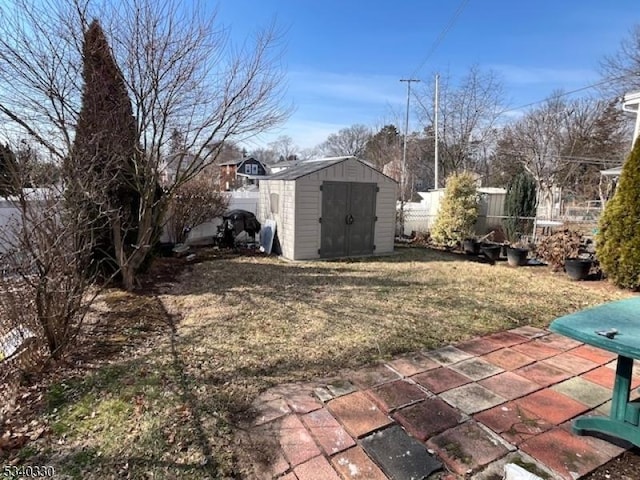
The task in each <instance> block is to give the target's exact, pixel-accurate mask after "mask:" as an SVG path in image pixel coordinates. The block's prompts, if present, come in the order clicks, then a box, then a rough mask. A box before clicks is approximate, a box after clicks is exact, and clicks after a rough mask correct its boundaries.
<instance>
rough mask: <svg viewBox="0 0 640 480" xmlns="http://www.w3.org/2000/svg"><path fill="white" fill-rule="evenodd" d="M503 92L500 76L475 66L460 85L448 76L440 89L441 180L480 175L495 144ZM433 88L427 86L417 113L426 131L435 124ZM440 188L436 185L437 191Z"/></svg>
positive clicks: (442, 81) (421, 96) (420, 98)
mask: <svg viewBox="0 0 640 480" xmlns="http://www.w3.org/2000/svg"><path fill="white" fill-rule="evenodd" d="M503 92H504V90H503V86H502V82H501V80H500V78H499V77H498V75H497V74H496V73H495V72H493V71H491V70H489V71H486V72H485V71H482V70H480V68H479V67H477V66H473V67H471V68H470V69H469V71H468V72H467V74H466V75H465V76H464V77H463V78H462V79H461V81H460V82H459V83H458V84H453V83H452V80H451V78H450V77H448V76H444V77H442V78H441V81H440V88H439V97H440V101H439V109H438V110H439V116H438V134H439V165H440V172H439V173H440V176H439V178H441V179H443V180H442V181H444V179H445V178H447V177H448V176H449V175H450V174H452V173H460V172H462V171H465V170H471V171H478V170H481V169H482V167H483V163H484V162H486V160H487V152H488V151H489V150H490V148H489V146H490V145H492V144H493V143H494V142H495V138H496V123H497V120H498V118H499V116H500V112H501V111H502V110H503V102H504V98H503V97H504V93H503ZM433 98H434V85H433V84H426V87H425V89H424V90H423V92H422V95H420V96H419V97H418V99H419V102H418V107H417V108H418V113H419V116H420V118H421V121H422V123H423V125H424V127H425V129H431V130H433V126H434V123H435V117H434V110H433V107H432V105H433ZM438 186H440V185H437V186H436V187H438Z"/></svg>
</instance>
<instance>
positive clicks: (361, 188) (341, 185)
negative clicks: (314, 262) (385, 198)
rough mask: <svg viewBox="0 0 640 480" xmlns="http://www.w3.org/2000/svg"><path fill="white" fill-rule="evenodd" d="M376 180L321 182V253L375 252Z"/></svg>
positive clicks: (363, 253) (340, 255)
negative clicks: (364, 181) (373, 181)
mask: <svg viewBox="0 0 640 480" xmlns="http://www.w3.org/2000/svg"><path fill="white" fill-rule="evenodd" d="M376 190H377V187H376V184H375V183H350V182H323V183H322V227H321V243H320V256H321V257H325V258H326V257H343V256H348V255H367V254H371V253H373V249H374V245H373V238H374V229H375V213H376Z"/></svg>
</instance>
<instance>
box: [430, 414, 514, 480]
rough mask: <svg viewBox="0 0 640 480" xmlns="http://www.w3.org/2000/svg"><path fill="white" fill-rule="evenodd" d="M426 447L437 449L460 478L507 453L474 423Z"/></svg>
mask: <svg viewBox="0 0 640 480" xmlns="http://www.w3.org/2000/svg"><path fill="white" fill-rule="evenodd" d="M427 446H428V447H430V448H432V449H434V450H436V451H437V452H438V454H439V455H440V456H441V457H442V458H443V459H444V460H445V462H446V463H447V465H448V466H449V467H450V468H451V469H452V470H453V471H454V472H456V473H458V474H460V475H463V474H465V473H466V472H467V471H469V470H472V471H473V470H477V469H478V468H479V467H481V466H483V465H487V464H488V463H490V462H492V461H494V460H496V459H498V458H500V457H503V456H504V455H506V454H507V453H508V452H509V450H508V449H507V447H506V446H504V445H503V444H502V443H500V442H499V441H497V440H496V438H494V437H492V436H491V434H489V433H488V432H486V431H484V430H483V429H482V428H480V427H479V426H478V424H477V423H476V422H474V421H473V420H470V421H468V422H465V423H463V424H461V425H458V426H457V427H455V428H451V429H449V430H447V431H446V432H444V433H441V434H440V435H437V436H435V437H433V438H431V439H430V440H429V441H427Z"/></svg>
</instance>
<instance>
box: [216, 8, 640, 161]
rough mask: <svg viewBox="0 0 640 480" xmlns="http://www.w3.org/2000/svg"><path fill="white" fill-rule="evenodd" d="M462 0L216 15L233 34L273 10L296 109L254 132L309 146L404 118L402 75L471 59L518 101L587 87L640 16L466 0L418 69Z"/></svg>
mask: <svg viewBox="0 0 640 480" xmlns="http://www.w3.org/2000/svg"><path fill="white" fill-rule="evenodd" d="M461 3H462V2H461V0H448V1H447V0H431V1H426V0H422V1H420V0H398V1H396V2H388V1H386V2H382V1H378V0H370V1H364V0H363V1H355V0H343V1H338V0H322V1H320V0H220V2H219V3H218V20H219V21H221V22H222V23H223V24H224V25H226V26H227V27H229V29H230V32H231V36H232V39H233V40H238V41H239V40H241V39H243V38H245V37H246V36H247V35H249V34H251V33H252V32H254V31H255V30H256V29H257V28H259V27H260V26H265V25H268V24H269V23H270V22H272V21H274V20H275V22H276V23H277V25H278V26H279V27H280V28H282V29H283V30H284V39H283V41H284V43H285V51H284V56H283V62H284V65H285V68H286V71H287V81H288V91H287V97H288V99H289V100H290V101H291V102H292V103H293V104H294V107H295V111H294V113H293V114H292V116H291V117H290V119H289V121H288V122H287V123H286V124H285V125H283V126H282V127H281V128H279V129H278V130H277V131H274V132H273V133H272V134H270V135H267V136H265V137H263V138H261V139H260V140H258V141H257V143H261V142H268V141H270V140H272V139H273V138H275V137H277V136H278V135H289V136H291V137H292V138H293V139H294V141H295V143H296V144H297V145H299V146H300V147H301V148H308V147H313V146H314V145H316V144H318V143H319V142H321V141H322V140H324V139H325V138H326V137H327V135H328V134H330V133H333V132H335V131H337V130H339V129H340V128H343V127H345V126H349V125H352V124H354V123H363V124H365V125H370V126H381V125H383V124H384V123H386V122H389V121H401V119H402V118H403V117H402V115H404V113H403V112H404V108H405V102H406V84H404V83H400V82H399V79H400V78H406V77H407V76H410V75H413V76H414V77H416V78H420V79H421V80H422V81H423V82H426V81H433V80H432V79H433V74H434V73H435V72H449V75H451V76H452V78H453V80H455V79H456V78H458V77H459V76H461V75H463V74H464V72H466V71H467V70H468V69H469V67H470V66H472V65H474V64H476V65H478V66H479V67H480V68H482V69H493V70H494V71H496V72H498V74H499V75H501V77H502V80H503V84H504V87H505V93H506V97H507V101H508V105H509V106H511V107H518V106H520V105H524V104H526V103H529V102H534V101H537V100H541V99H543V98H545V97H546V96H548V95H549V94H550V93H551V92H553V91H554V90H557V89H563V90H565V91H569V90H573V89H576V88H580V87H582V86H585V85H589V84H591V83H595V82H597V81H599V80H600V75H599V72H598V65H599V61H600V60H601V59H602V57H603V56H604V55H606V54H611V53H614V52H615V51H616V50H617V48H618V45H619V43H620V41H621V40H622V39H623V38H624V37H626V36H627V35H628V32H629V30H630V28H631V27H632V26H633V25H634V23H638V22H640V4H639V3H638V1H637V0H615V1H612V0H599V1H598V0H580V1H578V0H555V1H553V0H537V1H528V2H525V1H518V0H510V1H507V0H469V1H468V3H467V4H466V6H465V8H464V10H463V11H462V13H461V14H460V16H459V17H458V19H457V21H456V23H455V24H454V25H453V27H452V28H451V30H450V31H449V32H448V33H447V34H446V36H445V37H444V39H443V41H442V42H441V43H440V45H439V46H438V48H437V49H436V50H435V52H434V53H433V55H431V56H430V57H429V59H428V60H427V62H426V63H425V64H424V66H422V68H420V69H419V70H418V71H416V69H417V68H418V67H419V66H420V64H421V63H423V61H424V60H425V57H426V55H427V53H428V52H429V50H430V49H431V48H432V46H433V44H434V42H435V41H436V39H437V38H438V36H439V35H440V33H441V32H442V30H443V29H444V27H445V26H446V25H447V24H448V23H449V21H450V20H451V18H452V16H453V14H454V12H455V11H456V10H457V8H458V7H459V5H460V4H461ZM412 116H413V115H412ZM412 126H413V127H414V128H415V127H417V126H418V125H417V122H416V120H415V119H412ZM253 144H256V141H254V142H253Z"/></svg>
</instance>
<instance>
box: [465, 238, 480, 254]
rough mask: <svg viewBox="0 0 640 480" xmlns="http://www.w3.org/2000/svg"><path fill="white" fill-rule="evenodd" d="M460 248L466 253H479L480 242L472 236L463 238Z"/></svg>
mask: <svg viewBox="0 0 640 480" xmlns="http://www.w3.org/2000/svg"><path fill="white" fill-rule="evenodd" d="M462 249H463V250H464V253H466V254H467V255H478V254H479V253H480V242H478V241H477V240H474V239H472V238H471V239H467V240H463V241H462Z"/></svg>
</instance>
